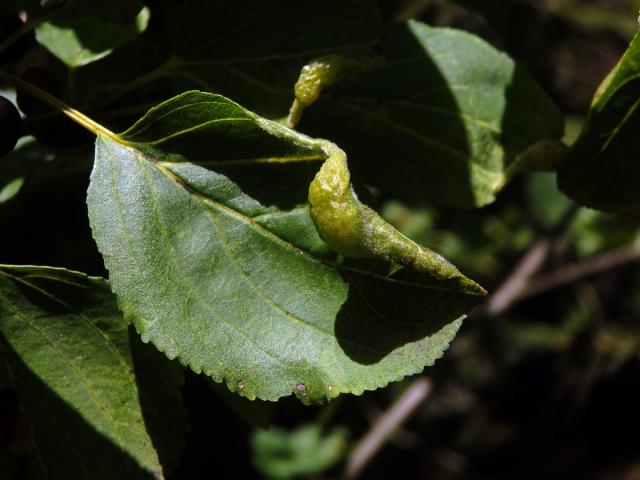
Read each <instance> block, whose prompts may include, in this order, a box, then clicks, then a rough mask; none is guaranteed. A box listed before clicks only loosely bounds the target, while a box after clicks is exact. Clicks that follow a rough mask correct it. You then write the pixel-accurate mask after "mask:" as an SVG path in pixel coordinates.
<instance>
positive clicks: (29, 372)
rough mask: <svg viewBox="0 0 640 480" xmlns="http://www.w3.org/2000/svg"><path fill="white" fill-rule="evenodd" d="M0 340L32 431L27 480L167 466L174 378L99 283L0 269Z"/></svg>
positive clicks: (174, 453)
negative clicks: (29, 472)
mask: <svg viewBox="0 0 640 480" xmlns="http://www.w3.org/2000/svg"><path fill="white" fill-rule="evenodd" d="M0 333H1V335H2V336H1V340H2V343H1V345H2V360H3V365H4V368H5V369H6V371H7V372H8V376H9V378H10V379H11V382H12V384H13V386H14V388H15V389H16V390H17V391H18V393H19V394H20V398H21V401H22V402H23V405H24V409H25V411H26V412H27V414H28V417H29V419H30V420H31V421H32V422H33V425H34V430H35V438H34V445H33V452H32V453H33V454H32V456H31V465H30V471H31V475H33V477H34V478H40V477H42V478H91V479H94V478H95V479H99V478H105V479H106V478H109V479H111V478H114V477H117V478H131V479H133V478H136V479H138V478H147V477H154V478H163V474H164V472H166V470H167V469H168V468H170V467H171V465H172V464H175V463H176V461H177V459H178V456H179V454H180V451H181V448H182V446H183V435H184V433H185V427H186V414H185V412H184V410H183V409H182V405H181V399H180V393H179V388H180V385H181V383H182V374H181V371H180V370H179V369H177V368H176V365H173V364H170V363H169V362H168V361H166V359H164V358H163V357H162V355H160V354H159V353H158V352H156V351H153V349H152V351H149V347H147V346H144V345H142V346H140V345H139V340H138V338H137V335H135V334H133V336H132V337H131V338H130V333H129V327H128V326H127V324H126V323H125V322H124V321H123V319H122V316H121V314H120V313H119V312H118V310H117V308H116V305H115V299H114V298H113V295H112V294H111V292H110V290H109V287H108V286H107V284H106V282H104V281H103V280H101V279H97V278H92V277H87V276H85V275H83V274H80V273H75V272H70V271H67V270H62V269H56V268H47V267H16V266H1V267H0ZM30 478H31V477H30Z"/></svg>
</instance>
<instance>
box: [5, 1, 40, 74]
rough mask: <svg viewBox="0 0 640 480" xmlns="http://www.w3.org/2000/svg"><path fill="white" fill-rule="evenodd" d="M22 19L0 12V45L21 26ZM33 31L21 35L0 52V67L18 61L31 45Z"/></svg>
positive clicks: (7, 11) (9, 12) (11, 13)
mask: <svg viewBox="0 0 640 480" xmlns="http://www.w3.org/2000/svg"><path fill="white" fill-rule="evenodd" d="M23 23H24V22H23V21H22V19H21V18H20V17H19V16H18V15H16V14H15V13H13V12H11V11H9V10H0V43H2V42H4V41H5V40H6V39H7V38H9V37H10V36H11V35H13V34H14V33H15V32H16V31H17V30H18V29H19V28H20V27H21V26H22V24H23ZM33 41H34V35H33V31H31V32H29V33H26V34H24V35H22V36H21V37H20V38H18V39H17V40H16V41H15V42H13V43H12V44H11V45H9V47H8V48H6V49H5V50H3V51H1V52H0V65H4V64H6V63H13V62H16V61H18V60H20V59H21V58H22V57H23V56H24V54H25V53H27V50H29V47H31V45H32V44H33Z"/></svg>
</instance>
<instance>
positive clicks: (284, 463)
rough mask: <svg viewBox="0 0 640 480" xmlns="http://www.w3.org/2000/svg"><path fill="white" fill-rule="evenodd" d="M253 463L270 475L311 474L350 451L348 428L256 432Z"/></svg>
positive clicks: (301, 428)
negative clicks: (327, 430)
mask: <svg viewBox="0 0 640 480" xmlns="http://www.w3.org/2000/svg"><path fill="white" fill-rule="evenodd" d="M251 443H252V446H253V451H254V453H253V463H254V464H255V466H256V468H257V469H258V470H260V471H261V472H262V473H263V474H264V475H266V477H267V478H272V479H288V478H300V477H301V476H304V477H307V478H308V477H310V476H313V475H314V474H318V473H322V472H323V471H325V470H327V469H329V468H331V467H332V466H333V465H335V464H336V463H338V462H339V461H340V460H341V459H342V458H343V457H344V455H345V454H346V451H347V446H348V443H347V429H346V428H344V427H335V428H333V429H332V430H331V431H329V432H326V433H324V432H323V431H322V428H321V427H320V426H319V425H315V424H310V425H303V426H301V427H299V428H297V429H296V430H294V431H291V432H287V431H285V430H282V429H280V428H271V429H269V430H259V431H256V432H255V433H254V435H253V438H252V441H251Z"/></svg>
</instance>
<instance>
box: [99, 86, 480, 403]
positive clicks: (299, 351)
mask: <svg viewBox="0 0 640 480" xmlns="http://www.w3.org/2000/svg"><path fill="white" fill-rule="evenodd" d="M321 146H322V142H319V141H316V140H313V139H310V138H308V137H305V136H303V135H300V134H298V133H296V132H294V131H292V130H288V129H287V128H285V127H283V126H281V125H279V124H277V123H274V122H271V121H268V120H265V119H262V118H260V117H257V116H256V115H255V114H252V113H251V112H248V111H247V110H244V109H243V108H241V107H240V106H238V105H237V104H235V103H233V102H231V101H229V100H227V99H225V98H224V97H221V96H219V95H212V94H205V93H200V92H187V93H185V94H183V95H180V96H178V97H175V98H174V99H171V100H169V101H167V102H165V103H163V104H161V105H159V106H158V107H156V108H153V109H152V110H150V111H149V112H148V113H147V115H146V116H145V117H143V118H142V119H141V120H140V121H139V122H138V123H136V124H135V125H134V126H133V127H132V128H131V129H129V130H128V131H126V132H124V133H123V134H121V135H120V136H112V137H110V138H109V137H99V138H98V140H97V144H96V158H95V165H94V170H93V173H92V176H91V184H90V187H89V192H88V200H87V202H88V206H89V217H90V221H91V226H92V229H93V233H94V237H95V239H96V242H97V244H98V248H99V250H100V252H101V253H102V254H103V256H104V259H105V264H106V266H107V268H108V269H109V272H110V280H111V285H112V288H113V290H114V292H115V293H116V294H117V297H118V299H119V305H120V307H121V309H122V310H123V312H124V314H125V317H126V318H127V319H128V320H130V321H132V322H133V324H134V325H135V326H136V328H137V329H138V331H139V332H140V333H141V335H142V338H143V340H145V341H152V342H153V343H154V344H155V345H156V346H157V347H158V348H159V349H160V350H162V351H164V352H165V353H166V354H167V356H169V358H174V357H178V358H179V359H180V360H181V362H183V363H185V364H188V365H189V366H190V367H191V368H192V369H193V370H194V371H196V372H201V371H202V372H204V373H206V374H208V375H210V376H212V377H213V378H214V379H215V380H216V381H224V382H226V384H227V385H228V386H229V388H230V389H231V390H234V391H237V392H238V393H240V394H242V395H244V396H246V397H248V398H256V397H258V398H261V399H266V400H275V399H277V398H279V397H281V396H284V395H288V394H291V393H292V392H295V393H296V394H297V395H298V396H299V397H301V399H302V400H303V401H305V402H313V401H320V400H323V399H325V398H331V397H334V396H336V395H338V394H339V393H341V392H353V393H361V392H363V391H364V390H367V389H374V388H377V387H381V386H384V385H386V384H387V383H388V382H390V381H393V380H398V379H400V378H402V377H404V376H405V375H409V374H413V373H416V372H419V371H421V370H422V369H423V367H424V366H425V365H430V364H432V363H433V362H434V361H435V360H436V359H437V358H438V357H440V356H441V355H442V353H443V351H444V350H445V348H446V347H447V345H448V344H449V342H450V341H451V339H452V338H453V336H454V335H455V333H456V331H457V329H458V328H459V326H460V323H461V317H462V316H463V315H464V313H465V312H466V311H468V309H470V308H471V307H472V306H474V305H476V304H477V303H478V302H479V301H480V300H481V298H482V296H481V295H478V292H477V291H476V292H475V294H474V293H473V292H467V291H461V290H460V289H459V287H456V286H455V285H453V284H451V283H450V282H447V281H438V280H436V279H433V278H431V277H428V276H426V275H418V274H417V273H415V272H411V271H409V270H406V269H400V270H398V271H395V272H394V273H392V274H390V273H389V271H390V269H389V266H388V265H386V264H381V263H372V262H365V261H359V262H354V261H346V262H344V263H336V261H334V260H332V257H331V256H330V255H329V254H328V252H327V249H326V247H325V248H324V249H323V248H321V245H322V242H321V240H320V239H319V238H318V235H317V233H316V232H315V229H314V227H313V224H312V223H311V221H310V220H309V214H308V211H307V208H306V207H305V206H304V205H299V206H298V207H296V208H292V205H291V204H290V201H289V202H285V200H284V199H283V198H282V194H285V196H287V197H293V198H296V197H298V192H299V191H300V190H302V191H305V190H306V188H307V186H308V177H309V175H308V174H309V173H311V174H312V173H313V171H314V170H317V168H318V166H319V165H318V163H319V162H318V160H324V158H325V153H324V151H323V149H322V148H321ZM314 161H315V162H314ZM196 163H197V164H199V165H196ZM205 166H206V167H209V168H214V169H215V171H214V170H210V169H207V168H204V167H205ZM261 166H262V167H268V169H269V170H268V171H267V170H264V169H261V168H260V167H261ZM292 166H293V167H296V166H297V167H300V166H302V167H303V169H302V170H303V171H304V172H303V173H306V174H307V175H302V176H297V175H296V174H295V173H296V171H295V169H294V171H293V172H292V170H291V167H292ZM221 172H224V174H223V173H221ZM297 173H300V172H297ZM300 182H305V183H302V185H299V183H300ZM243 189H244V191H243ZM249 191H251V192H252V195H253V196H249V195H248V193H247V192H249ZM302 198H303V199H304V197H302ZM289 200H291V199H289ZM311 250H314V251H315V252H316V253H317V254H313V253H311Z"/></svg>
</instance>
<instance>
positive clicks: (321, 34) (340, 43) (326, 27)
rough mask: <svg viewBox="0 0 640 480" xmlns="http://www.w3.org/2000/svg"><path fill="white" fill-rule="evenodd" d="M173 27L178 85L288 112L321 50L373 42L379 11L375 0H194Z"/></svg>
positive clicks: (269, 113) (276, 113) (170, 67)
mask: <svg viewBox="0 0 640 480" xmlns="http://www.w3.org/2000/svg"><path fill="white" fill-rule="evenodd" d="M171 30H172V32H171V34H172V38H173V41H172V47H171V48H172V51H171V52H170V57H169V60H168V63H167V64H166V65H165V66H164V67H163V68H164V69H165V70H167V72H168V73H169V74H170V75H171V76H172V77H173V78H174V79H175V80H176V81H177V83H178V85H179V87H178V91H183V90H185V89H189V88H198V89H203V90H209V91H212V92H216V93H220V94H223V95H225V96H228V97H231V98H233V99H234V100H236V101H238V102H240V103H241V104H243V105H245V106H247V107H248V108H250V109H252V110H254V111H256V112H258V113H260V114H261V115H263V116H266V117H269V118H280V117H284V116H285V115H286V113H287V112H288V110H289V106H290V105H291V102H292V100H293V84H294V83H295V81H296V78H297V76H298V74H299V72H300V69H301V68H302V67H303V66H304V65H305V64H306V63H307V62H308V61H309V60H311V58H313V56H316V55H321V54H323V53H335V52H345V53H347V52H357V51H361V50H362V49H364V48H368V47H370V46H371V45H372V43H373V42H374V41H375V40H376V39H377V34H378V31H379V18H378V12H377V8H376V6H375V2H372V1H370V0H325V1H322V2H317V1H314V0H301V1H297V2H289V1H286V0H272V1H269V2H263V1H256V0H236V1H234V2H227V1H224V0H215V1H210V0H187V1H185V2H184V3H183V4H182V5H181V7H180V8H179V9H178V10H177V11H176V12H175V15H174V16H173V17H172V21H171Z"/></svg>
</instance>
